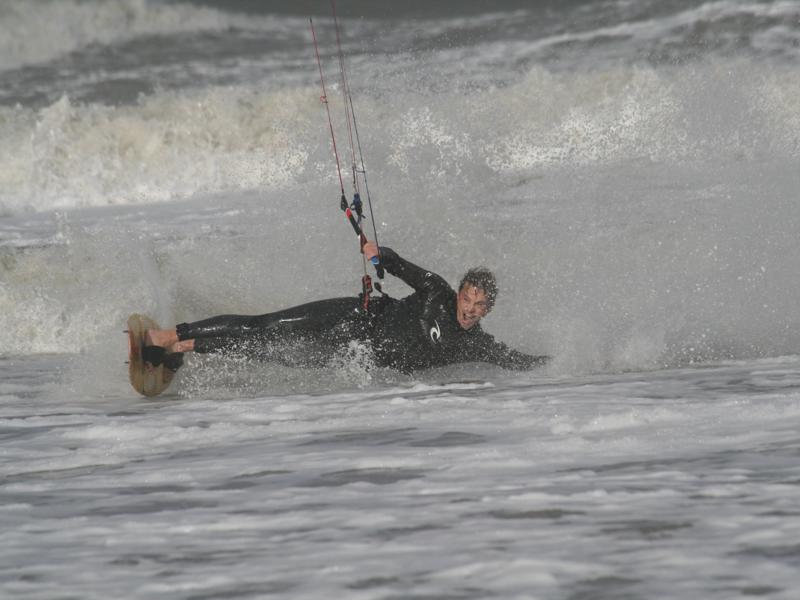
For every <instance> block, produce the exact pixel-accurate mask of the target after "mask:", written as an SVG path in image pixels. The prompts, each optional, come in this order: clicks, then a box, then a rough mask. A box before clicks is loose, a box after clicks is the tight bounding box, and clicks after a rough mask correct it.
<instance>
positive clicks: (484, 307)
mask: <svg viewBox="0 0 800 600" xmlns="http://www.w3.org/2000/svg"><path fill="white" fill-rule="evenodd" d="M488 313H489V302H488V300H487V299H486V292H484V291H483V290H482V289H480V288H476V287H475V286H472V285H470V284H468V283H466V284H464V287H462V288H461V289H460V290H459V291H458V297H457V300H456V318H457V319H458V324H459V325H461V327H463V328H464V329H470V328H471V327H474V326H475V325H477V324H478V321H480V320H481V319H482V318H483V317H485V316H486V315H487V314H488Z"/></svg>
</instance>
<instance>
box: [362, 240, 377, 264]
mask: <svg viewBox="0 0 800 600" xmlns="http://www.w3.org/2000/svg"><path fill="white" fill-rule="evenodd" d="M361 252H363V253H364V256H366V257H367V260H370V261H371V260H372V258H373V257H375V256H378V257H380V251H379V250H378V244H376V243H375V242H367V243H366V244H364V245H363V246H362V247H361Z"/></svg>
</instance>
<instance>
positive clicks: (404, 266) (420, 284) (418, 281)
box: [364, 242, 450, 292]
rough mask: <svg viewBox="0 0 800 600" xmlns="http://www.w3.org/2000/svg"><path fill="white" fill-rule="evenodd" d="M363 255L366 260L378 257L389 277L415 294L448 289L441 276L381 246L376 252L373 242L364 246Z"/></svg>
mask: <svg viewBox="0 0 800 600" xmlns="http://www.w3.org/2000/svg"><path fill="white" fill-rule="evenodd" d="M378 252H380V254H378ZM364 255H365V256H366V257H367V260H370V259H371V258H372V257H373V256H380V260H381V264H382V265H383V266H384V268H385V269H386V270H387V271H388V272H389V273H390V274H391V275H394V276H395V277H397V278H398V279H400V280H402V281H403V282H404V283H406V284H407V285H409V286H411V287H412V288H414V290H415V291H417V292H429V291H431V290H432V289H434V288H438V287H442V286H444V287H446V288H448V289H449V287H450V286H449V285H448V283H447V282H446V281H445V280H444V279H443V278H442V277H441V276H439V275H437V274H436V273H434V272H432V271H428V270H426V269H423V268H422V267H419V266H417V265H415V264H414V263H411V262H409V261H407V260H405V259H404V258H401V257H400V255H398V254H397V252H395V251H394V250H392V249H391V248H387V247H386V246H381V247H380V250H378V246H377V245H376V244H375V242H367V243H366V244H364Z"/></svg>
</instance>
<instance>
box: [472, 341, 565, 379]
mask: <svg viewBox="0 0 800 600" xmlns="http://www.w3.org/2000/svg"><path fill="white" fill-rule="evenodd" d="M476 333H477V332H476ZM478 335H479V337H478V338H477V339H476V340H475V343H474V344H470V345H469V354H470V357H469V360H473V361H476V362H487V363H491V364H494V365H497V366H498V367H503V368H504V369H514V370H517V371H525V370H528V369H533V368H535V367H541V366H543V365H545V364H547V363H548V362H549V361H550V357H549V356H532V355H530V354H526V353H524V352H520V351H519V350H514V349H512V348H509V347H508V346H506V345H505V344H504V343H502V342H497V341H495V339H494V337H493V336H491V335H489V334H488V333H485V332H483V331H481V332H479V333H478Z"/></svg>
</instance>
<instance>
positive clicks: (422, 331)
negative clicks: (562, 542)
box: [143, 242, 548, 373]
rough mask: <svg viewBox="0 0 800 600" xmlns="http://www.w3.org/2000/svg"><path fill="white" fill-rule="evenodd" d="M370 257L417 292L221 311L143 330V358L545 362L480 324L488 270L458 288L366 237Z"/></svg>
mask: <svg viewBox="0 0 800 600" xmlns="http://www.w3.org/2000/svg"><path fill="white" fill-rule="evenodd" d="M362 251H363V252H364V255H365V256H366V258H367V259H369V260H371V259H372V258H373V257H379V259H380V262H381V264H382V265H383V266H384V267H385V269H386V271H388V272H389V273H390V274H391V275H394V276H395V277H398V278H399V279H401V280H402V281H403V282H405V283H406V284H408V285H409V286H410V287H411V288H413V289H414V293H413V294H411V295H409V296H406V297H405V298H402V299H399V300H398V299H394V298H389V297H388V296H381V297H377V298H373V299H372V301H371V302H369V303H366V308H365V303H364V302H363V301H362V300H363V299H361V298H358V297H351V298H332V299H328V300H319V301H316V302H310V303H308V304H303V305H300V306H295V307H293V308H288V309H286V310H282V311H277V312H273V313H268V314H264V315H259V316H242V315H220V316H217V317H212V318H210V319H206V320H203V321H197V322H194V323H182V324H180V325H178V326H177V327H176V328H174V329H166V330H151V331H149V332H148V334H147V338H146V346H145V348H144V354H143V357H144V360H145V361H147V362H149V363H150V364H152V365H153V366H158V365H159V364H161V363H162V362H163V363H164V365H165V366H166V367H167V368H169V369H171V370H176V369H177V368H178V367H179V366H180V365H181V363H182V355H183V353H184V352H192V351H193V352H199V353H224V354H240V355H245V356H248V357H253V358H257V359H263V360H272V361H277V362H281V363H283V364H288V365H291V366H308V367H319V366H325V365H327V364H330V362H331V360H332V359H333V358H334V357H335V356H336V355H337V353H339V352H342V350H343V349H345V348H347V347H348V344H350V343H351V342H362V343H365V344H367V345H368V346H370V347H371V348H372V354H373V357H374V361H375V364H376V365H378V366H381V367H390V368H393V369H397V370H399V371H402V372H406V373H408V372H412V371H416V370H419V369H425V368H430V367H438V366H443V365H447V364H453V363H461V362H486V363H491V364H495V365H499V366H501V367H504V368H509V369H529V368H532V367H535V366H538V365H542V364H544V363H545V362H547V360H548V357H546V356H531V355H529V354H525V353H523V352H519V351H517V350H513V349H510V348H508V347H507V346H506V345H505V344H503V343H501V342H497V341H495V339H494V337H493V336H491V335H489V334H488V333H485V332H484V331H483V330H482V329H481V327H480V321H481V319H483V318H484V317H485V316H486V315H487V314H488V313H489V312H490V311H491V310H492V307H493V306H494V302H495V299H496V297H497V291H498V290H497V283H496V280H495V277H494V275H493V274H492V272H491V271H489V270H488V269H486V268H483V267H478V268H475V269H470V270H469V271H467V272H466V273H465V274H464V276H463V278H462V279H461V282H460V283H459V286H458V291H455V290H454V289H453V288H452V287H450V285H449V284H448V283H447V282H446V281H445V280H444V279H443V278H442V277H440V276H439V275H437V274H436V273H433V272H432V271H428V270H426V269H423V268H421V267H418V266H417V265H415V264H412V263H411V262H409V261H407V260H405V259H403V258H401V257H400V256H399V255H398V254H397V253H396V252H394V251H393V250H392V249H391V248H387V247H385V246H384V247H380V248H379V247H378V246H377V244H375V243H374V242H366V243H365V244H364V246H363V248H362Z"/></svg>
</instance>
